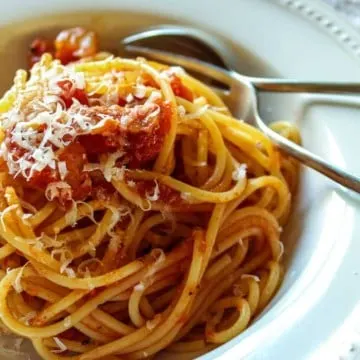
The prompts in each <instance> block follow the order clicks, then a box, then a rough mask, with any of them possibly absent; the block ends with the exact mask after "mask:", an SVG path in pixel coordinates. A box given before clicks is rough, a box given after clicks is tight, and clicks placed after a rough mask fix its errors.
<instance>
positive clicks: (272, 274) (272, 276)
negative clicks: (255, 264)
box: [258, 261, 281, 311]
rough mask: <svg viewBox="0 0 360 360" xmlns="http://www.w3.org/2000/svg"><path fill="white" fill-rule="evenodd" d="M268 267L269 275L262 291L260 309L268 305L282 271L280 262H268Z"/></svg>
mask: <svg viewBox="0 0 360 360" xmlns="http://www.w3.org/2000/svg"><path fill="white" fill-rule="evenodd" d="M267 268H268V269H269V276H268V279H267V281H266V284H265V286H264V288H263V289H262V291H261V295H260V300H259V306H258V311H260V310H262V309H263V308H264V307H265V306H266V304H267V303H268V302H269V300H270V299H271V298H272V296H273V294H274V292H275V291H276V288H277V287H278V285H279V283H280V277H281V271H280V265H279V263H278V262H275V261H269V262H268V263H267Z"/></svg>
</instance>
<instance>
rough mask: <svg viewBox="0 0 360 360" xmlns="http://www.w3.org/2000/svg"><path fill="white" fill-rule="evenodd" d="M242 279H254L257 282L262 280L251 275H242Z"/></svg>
mask: <svg viewBox="0 0 360 360" xmlns="http://www.w3.org/2000/svg"><path fill="white" fill-rule="evenodd" d="M241 279H253V280H255V281H256V282H260V278H259V277H258V276H256V275H251V274H243V275H241Z"/></svg>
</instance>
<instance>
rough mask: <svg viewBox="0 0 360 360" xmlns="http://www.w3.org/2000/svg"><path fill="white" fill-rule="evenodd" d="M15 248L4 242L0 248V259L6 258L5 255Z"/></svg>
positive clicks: (11, 252)
mask: <svg viewBox="0 0 360 360" xmlns="http://www.w3.org/2000/svg"><path fill="white" fill-rule="evenodd" d="M15 251H16V249H15V248H14V247H13V246H11V245H10V244H5V245H3V246H2V247H1V248H0V260H2V259H4V258H6V257H7V256H9V255H11V254H13V253H14V252H15Z"/></svg>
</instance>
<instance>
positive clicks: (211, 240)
mask: <svg viewBox="0 0 360 360" xmlns="http://www.w3.org/2000/svg"><path fill="white" fill-rule="evenodd" d="M225 206H226V205H225V204H217V205H216V206H215V208H214V211H213V213H212V214H211V218H210V221H209V224H208V228H207V231H206V235H205V238H206V239H205V251H204V257H203V264H202V271H201V274H202V276H203V275H204V272H205V271H206V268H207V266H208V264H209V261H210V257H211V253H212V252H213V248H214V244H215V241H216V237H217V234H218V231H219V228H220V224H221V220H222V217H223V215H224V210H225Z"/></svg>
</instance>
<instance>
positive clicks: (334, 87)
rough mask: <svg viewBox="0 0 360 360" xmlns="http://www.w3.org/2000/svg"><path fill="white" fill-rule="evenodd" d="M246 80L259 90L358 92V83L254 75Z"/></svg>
mask: <svg viewBox="0 0 360 360" xmlns="http://www.w3.org/2000/svg"><path fill="white" fill-rule="evenodd" d="M248 80H249V81H250V82H251V83H252V84H253V85H254V86H255V88H256V89H257V90H259V91H269V92H292V93H301V92H307V93H322V94H324V93H328V94H329V93H330V94H352V93H360V83H349V82H317V81H299V80H292V79H290V80H288V79H266V78H255V77H249V78H248Z"/></svg>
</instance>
